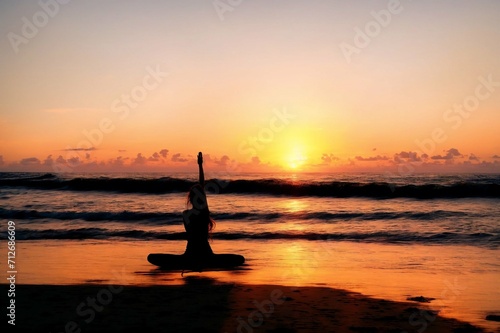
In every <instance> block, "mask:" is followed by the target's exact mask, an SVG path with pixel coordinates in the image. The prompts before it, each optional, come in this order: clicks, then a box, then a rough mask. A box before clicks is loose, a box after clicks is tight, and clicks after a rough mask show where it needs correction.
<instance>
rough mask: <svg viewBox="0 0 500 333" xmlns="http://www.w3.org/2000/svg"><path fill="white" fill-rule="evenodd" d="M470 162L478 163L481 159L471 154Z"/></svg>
mask: <svg viewBox="0 0 500 333" xmlns="http://www.w3.org/2000/svg"><path fill="white" fill-rule="evenodd" d="M469 161H478V162H479V158H478V157H477V156H476V155H474V154H470V156H469Z"/></svg>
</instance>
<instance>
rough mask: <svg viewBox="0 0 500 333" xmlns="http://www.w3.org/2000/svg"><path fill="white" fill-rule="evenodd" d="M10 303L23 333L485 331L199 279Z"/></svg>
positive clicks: (339, 297) (47, 288)
mask: <svg viewBox="0 0 500 333" xmlns="http://www.w3.org/2000/svg"><path fill="white" fill-rule="evenodd" d="M1 288H5V289H6V288H7V285H6V284H2V285H1ZM5 291H6V290H5ZM3 292H4V291H2V293H3ZM15 299H16V327H17V329H22V330H23V332H39V331H48V332H75V333H76V332H101V331H102V332H121V331H124V330H130V329H135V330H139V329H141V330H144V331H157V330H160V329H161V330H162V331H163V330H164V329H165V328H168V331H169V332H176V331H178V332H195V331H196V332H332V331H333V332H392V333H396V332H398V333H402V332H406V333H412V332H429V333H431V332H454V333H458V332H486V330H485V329H484V328H480V327H478V326H475V325H471V324H469V323H466V322H464V321H460V320H457V319H453V318H447V317H441V316H439V315H438V314H436V313H435V312H434V311H432V310H430V309H432V305H430V306H428V305H424V304H422V303H416V302H396V301H390V300H384V299H377V298H371V297H368V296H365V295H362V294H359V293H355V292H351V291H348V290H342V289H332V288H329V287H290V286H284V285H250V284H249V285H247V284H236V283H222V282H217V281H216V280H214V279H210V278H205V277H187V278H186V279H185V284H184V285H158V286H140V285H136V286H133V285H132V286H131V285H125V286H124V285H107V284H78V285H28V284H26V285H24V284H20V285H17V286H16V298H15ZM4 302H5V301H4ZM80 330H81V331H80Z"/></svg>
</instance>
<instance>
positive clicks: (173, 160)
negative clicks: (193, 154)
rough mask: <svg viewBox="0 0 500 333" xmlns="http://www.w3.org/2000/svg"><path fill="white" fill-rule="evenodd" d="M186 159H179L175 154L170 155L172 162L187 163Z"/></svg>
mask: <svg viewBox="0 0 500 333" xmlns="http://www.w3.org/2000/svg"><path fill="white" fill-rule="evenodd" d="M187 161H188V159H187V158H183V157H181V154H179V153H177V154H174V155H172V162H187Z"/></svg>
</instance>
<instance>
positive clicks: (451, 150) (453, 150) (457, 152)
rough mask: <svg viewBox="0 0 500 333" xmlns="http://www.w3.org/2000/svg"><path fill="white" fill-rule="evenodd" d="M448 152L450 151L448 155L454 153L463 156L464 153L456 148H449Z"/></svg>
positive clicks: (453, 154)
mask: <svg viewBox="0 0 500 333" xmlns="http://www.w3.org/2000/svg"><path fill="white" fill-rule="evenodd" d="M447 153H448V155H452V156H462V154H460V152H459V151H458V149H456V148H451V149H449V150H448V151H447Z"/></svg>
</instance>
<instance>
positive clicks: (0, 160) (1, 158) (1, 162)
mask: <svg viewBox="0 0 500 333" xmlns="http://www.w3.org/2000/svg"><path fill="white" fill-rule="evenodd" d="M4 163H5V162H4V161H3V155H0V165H4Z"/></svg>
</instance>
